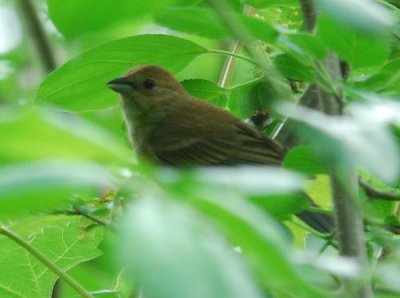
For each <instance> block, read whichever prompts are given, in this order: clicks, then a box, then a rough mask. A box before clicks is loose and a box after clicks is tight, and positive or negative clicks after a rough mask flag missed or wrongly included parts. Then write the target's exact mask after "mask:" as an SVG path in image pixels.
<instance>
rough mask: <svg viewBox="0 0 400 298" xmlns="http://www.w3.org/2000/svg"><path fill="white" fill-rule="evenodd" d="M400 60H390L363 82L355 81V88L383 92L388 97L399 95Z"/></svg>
mask: <svg viewBox="0 0 400 298" xmlns="http://www.w3.org/2000/svg"><path fill="white" fill-rule="evenodd" d="M399 80H400V60H399V59H396V60H392V61H389V62H388V63H386V64H385V66H384V67H383V68H382V69H381V70H380V71H379V72H378V73H376V74H374V75H372V76H370V77H369V78H367V79H366V80H364V81H355V82H353V84H354V85H355V86H356V87H357V88H363V89H367V90H371V91H375V92H385V93H386V94H390V95H396V96H398V95H400V84H398V82H399Z"/></svg>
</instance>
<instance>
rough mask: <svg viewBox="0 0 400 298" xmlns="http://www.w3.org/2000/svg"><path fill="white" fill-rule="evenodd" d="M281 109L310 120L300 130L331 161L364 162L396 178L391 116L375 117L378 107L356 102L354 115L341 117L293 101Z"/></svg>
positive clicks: (377, 172)
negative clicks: (390, 128)
mask: <svg viewBox="0 0 400 298" xmlns="http://www.w3.org/2000/svg"><path fill="white" fill-rule="evenodd" d="M282 111H283V112H284V113H285V114H286V115H288V116H289V117H293V118H294V119H296V120H298V121H301V122H303V123H306V124H307V126H303V127H302V128H300V130H299V132H300V133H301V134H302V136H303V137H304V138H305V139H306V140H308V141H309V142H310V144H311V146H312V148H313V149H314V150H315V152H317V153H318V154H319V155H320V156H321V157H323V158H325V159H326V160H328V161H329V162H330V163H337V164H338V165H340V164H341V165H342V166H349V165H351V166H354V165H356V166H362V167H365V168H366V169H368V170H370V171H371V172H372V173H374V174H375V175H377V176H378V177H379V178H381V179H383V180H385V181H393V180H394V179H396V178H397V175H398V172H399V163H400V160H399V155H398V148H397V145H396V142H395V140H394V138H393V135H391V133H390V132H389V129H388V127H387V124H388V122H387V121H388V119H386V121H385V120H384V119H383V118H382V115H385V114H384V113H382V114H381V115H380V116H379V117H376V116H375V117H374V115H377V114H376V112H377V110H374V109H372V105H368V104H364V105H361V104H360V105H354V106H353V107H352V108H351V109H350V114H351V116H348V117H344V116H342V117H340V118H339V117H334V116H326V115H324V114H322V113H320V112H317V111H314V110H310V109H306V108H302V107H295V106H293V105H285V107H284V108H283V109H282ZM399 111H400V110H399ZM397 112H398V111H397ZM397 112H396V113H395V114H397ZM395 114H391V115H395ZM344 132H345V133H344Z"/></svg>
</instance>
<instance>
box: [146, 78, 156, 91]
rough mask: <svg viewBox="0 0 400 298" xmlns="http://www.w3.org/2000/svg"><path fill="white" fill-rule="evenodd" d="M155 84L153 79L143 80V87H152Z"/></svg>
mask: <svg viewBox="0 0 400 298" xmlns="http://www.w3.org/2000/svg"><path fill="white" fill-rule="evenodd" d="M155 86H156V81H154V80H153V79H146V80H144V82H143V87H144V88H146V89H149V90H150V89H153V88H154V87H155Z"/></svg>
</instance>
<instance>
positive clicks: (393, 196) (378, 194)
mask: <svg viewBox="0 0 400 298" xmlns="http://www.w3.org/2000/svg"><path fill="white" fill-rule="evenodd" d="M360 186H361V187H362V188H363V189H364V190H365V193H366V194H367V195H368V196H369V197H370V198H371V199H375V200H384V201H400V194H398V193H394V192H389V191H384V190H382V189H378V188H375V187H374V186H372V185H371V184H369V183H368V182H367V181H365V180H362V179H360Z"/></svg>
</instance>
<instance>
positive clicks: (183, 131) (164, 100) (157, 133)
mask: <svg viewBox="0 0 400 298" xmlns="http://www.w3.org/2000/svg"><path fill="white" fill-rule="evenodd" d="M108 86H109V87H110V88H111V89H112V90H114V91H116V92H118V93H119V94H120V97H121V105H122V113H123V117H124V120H125V123H126V127H127V130H128V135H129V138H130V140H131V141H132V143H133V145H134V147H135V149H136V151H137V153H138V155H139V157H141V158H143V159H147V160H150V161H152V162H155V163H158V164H164V165H170V166H176V167H193V166H206V165H207V166H208V165H273V166H279V165H280V164H281V161H282V159H283V158H284V156H285V153H286V149H285V148H284V147H283V146H281V145H280V144H279V143H277V142H276V141H274V140H273V139H271V138H269V137H268V136H266V135H265V134H263V133H262V132H261V131H259V130H257V129H256V128H254V127H252V126H250V125H248V124H246V123H244V122H242V121H240V120H239V119H238V118H236V117H235V116H233V115H232V114H231V113H229V112H227V111H225V110H223V109H221V108H219V107H216V106H214V105H212V104H210V103H208V102H206V101H202V100H199V99H197V98H194V97H192V96H190V95H189V94H188V93H187V92H186V91H185V89H184V88H183V87H182V85H181V84H180V83H179V82H178V81H177V80H176V79H175V78H174V77H173V76H172V75H171V74H170V73H169V72H168V71H167V70H165V69H163V68H161V67H159V66H157V65H146V66H141V67H137V68H134V69H132V70H131V71H129V72H128V73H127V74H126V75H125V76H123V77H121V78H117V79H114V80H112V81H110V82H109V83H108ZM297 216H299V217H300V218H301V219H302V220H304V221H305V222H306V223H307V224H309V225H310V226H311V227H313V228H314V229H316V230H318V231H320V232H329V231H331V229H332V219H331V218H330V217H329V216H327V215H325V214H320V213H316V212H310V211H303V212H301V213H299V214H297Z"/></svg>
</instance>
